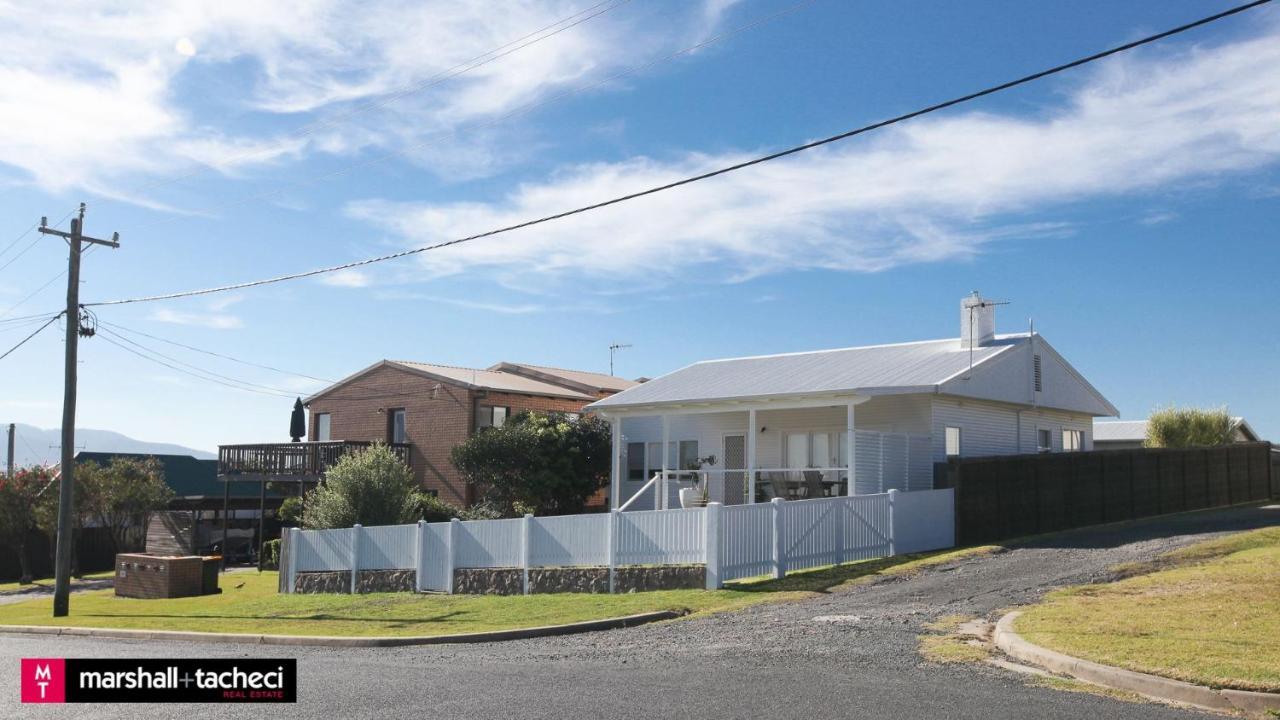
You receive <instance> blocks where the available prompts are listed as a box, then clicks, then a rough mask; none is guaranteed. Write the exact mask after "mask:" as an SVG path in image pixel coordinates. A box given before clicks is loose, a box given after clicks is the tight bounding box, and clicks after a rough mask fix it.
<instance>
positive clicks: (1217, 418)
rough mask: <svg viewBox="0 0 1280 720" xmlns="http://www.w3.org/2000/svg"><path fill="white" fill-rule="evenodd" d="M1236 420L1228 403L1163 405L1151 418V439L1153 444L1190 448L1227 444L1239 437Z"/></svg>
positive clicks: (1148, 421)
mask: <svg viewBox="0 0 1280 720" xmlns="http://www.w3.org/2000/svg"><path fill="white" fill-rule="evenodd" d="M1235 432H1236V421H1235V420H1234V419H1232V417H1231V415H1230V414H1229V413H1228V412H1227V409H1226V408H1225V407H1223V408H1218V409H1216V410H1202V409H1199V408H1177V407H1170V408H1161V409H1158V410H1156V411H1155V412H1153V413H1151V417H1150V418H1147V439H1146V442H1145V443H1144V444H1145V445H1146V446H1147V447H1152V448H1186V447H1204V446H1208V445H1226V444H1228V443H1230V442H1232V440H1234V439H1235Z"/></svg>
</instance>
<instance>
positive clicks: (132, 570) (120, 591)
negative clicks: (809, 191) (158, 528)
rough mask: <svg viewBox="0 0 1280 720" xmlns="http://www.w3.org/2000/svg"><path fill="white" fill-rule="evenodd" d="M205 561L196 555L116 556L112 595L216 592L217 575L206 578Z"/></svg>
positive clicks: (151, 595) (168, 596) (180, 594)
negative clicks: (113, 591)
mask: <svg viewBox="0 0 1280 720" xmlns="http://www.w3.org/2000/svg"><path fill="white" fill-rule="evenodd" d="M206 562H208V561H206V559H205V558H203V557H200V556H199V555H184V556H179V557H172V556H159V555H144V554H141V553H122V554H120V555H116V577H115V590H116V595H119V596H121V597H132V598H151V599H155V598H178V597H191V596H194V595H212V594H215V593H219V592H221V590H219V589H218V582H217V574H216V573H213V576H212V578H211V579H210V578H208V577H207V575H208V574H207V573H206V572H205V564H206ZM213 562H216V561H213Z"/></svg>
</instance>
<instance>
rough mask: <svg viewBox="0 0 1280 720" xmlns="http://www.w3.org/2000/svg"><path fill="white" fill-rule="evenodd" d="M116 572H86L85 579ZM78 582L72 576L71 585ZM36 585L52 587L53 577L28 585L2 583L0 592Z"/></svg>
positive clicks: (106, 575)
mask: <svg viewBox="0 0 1280 720" xmlns="http://www.w3.org/2000/svg"><path fill="white" fill-rule="evenodd" d="M115 572H116V571H115V570H103V571H102V572H96V573H85V575H84V579H85V580H95V579H98V578H109V577H111V576H112V575H114V574H115ZM77 582H79V581H78V580H77V579H76V578H71V587H75V586H76V583H77ZM34 585H40V586H43V587H48V588H50V589H52V588H53V578H40V579H39V580H36V581H35V582H33V583H30V584H28V585H19V584H18V583H16V582H9V583H0V594H3V593H7V592H13V591H15V590H28V589H30V588H31V587H32V586H34Z"/></svg>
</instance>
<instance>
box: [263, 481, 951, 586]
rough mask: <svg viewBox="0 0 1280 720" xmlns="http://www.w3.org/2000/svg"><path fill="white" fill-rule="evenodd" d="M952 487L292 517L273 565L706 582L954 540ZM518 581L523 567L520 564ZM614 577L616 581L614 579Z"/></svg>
mask: <svg viewBox="0 0 1280 720" xmlns="http://www.w3.org/2000/svg"><path fill="white" fill-rule="evenodd" d="M953 503H954V495H953V491H952V490H950V489H947V490H927V491H920V492H910V493H900V492H898V491H897V490H890V491H889V492H886V493H880V494H876V495H855V496H852V497H834V498H819V499H814V500H795V501H790V502H787V501H783V500H781V499H777V500H774V501H773V502H770V503H763V504H756V505H729V506H724V505H720V504H719V503H711V504H710V505H708V506H707V507H705V508H689V509H681V510H644V511H636V512H625V513H624V512H619V511H616V510H615V511H613V512H610V513H602V514H594V515H563V516H555V517H543V518H537V517H534V516H532V515H526V516H525V517H523V518H514V519H506V520H470V521H459V520H453V521H451V522H441V523H425V522H420V523H418V524H417V525H390V526H383V527H369V528H362V527H360V526H359V525H357V526H355V527H353V528H346V529H339V530H298V529H296V528H295V529H292V530H290V531H289V532H290V533H291V535H290V538H289V542H288V547H289V552H288V553H287V555H288V557H287V558H285V565H284V567H282V568H281V572H283V573H285V574H286V575H287V578H286V582H285V583H284V587H285V588H286V589H287V590H286V591H288V592H292V590H293V588H294V586H295V580H296V577H297V573H300V572H321V571H328V572H335V571H337V572H349V573H350V574H351V588H352V589H353V590H354V588H355V587H356V579H357V574H358V573H359V571H361V570H397V569H405V570H408V569H412V570H416V574H417V589H418V591H420V592H445V593H448V592H452V591H453V576H454V570H456V569H458V568H523V569H525V570H528V569H529V568H536V567H607V568H609V570H610V575H611V578H612V571H613V570H614V568H616V567H618V566H627V565H685V564H705V566H706V575H707V587H708V588H716V587H720V586H722V585H723V584H724V583H725V582H728V581H731V580H736V579H741V578H747V577H754V576H759V575H767V574H772V575H774V576H775V577H782V576H783V575H785V574H786V573H787V572H788V571H790V570H801V569H805V568H811V567H818V566H822V565H832V564H836V563H842V562H849V561H852V560H864V559H870V558H876V557H886V556H889V555H893V554H895V552H896V551H900V550H901V551H906V552H919V551H923V550H932V549H940V548H945V547H951V545H952V540H953V537H954V532H953V530H952V528H953V512H954V506H953ZM525 586H526V591H527V588H528V573H527V572H526V573H525ZM610 586H611V587H612V581H611V583H610Z"/></svg>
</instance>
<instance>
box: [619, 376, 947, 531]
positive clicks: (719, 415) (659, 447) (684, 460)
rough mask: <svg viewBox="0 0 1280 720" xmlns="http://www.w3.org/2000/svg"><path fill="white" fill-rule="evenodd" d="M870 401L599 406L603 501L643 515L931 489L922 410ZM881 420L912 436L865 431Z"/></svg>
mask: <svg viewBox="0 0 1280 720" xmlns="http://www.w3.org/2000/svg"><path fill="white" fill-rule="evenodd" d="M872 400H873V397H872V396H869V395H860V394H853V393H842V394H830V395H819V396H790V397H775V398H754V399H743V400H720V401H706V402H677V403H656V404H652V405H637V406H628V407H613V408H601V409H600V410H599V412H601V414H602V415H604V416H605V417H606V418H607V419H608V420H609V421H610V423H611V426H612V437H613V448H612V468H611V474H610V475H611V477H610V483H611V484H610V498H611V500H610V504H611V506H612V507H613V508H617V509H619V510H651V509H669V508H676V507H682V506H691V505H700V504H704V503H706V502H719V503H723V504H726V505H738V504H744V503H754V502H765V501H769V500H772V499H774V498H780V499H782V500H802V499H812V498H818V497H833V496H844V495H856V494H868V493H878V492H884V491H886V490H888V489H899V490H912V489H924V488H928V487H931V486H932V458H931V453H932V445H931V438H930V435H929V433H928V419H927V411H922V410H920V409H919V408H916V407H914V406H913V405H912V404H911V401H909V400H907V399H905V398H875V402H872V403H871V404H870V405H868V403H869V402H870V401H872ZM867 410H870V412H867ZM862 415H866V416H867V417H868V420H869V421H870V422H867V423H863V422H862V421H861V420H860V416H862ZM886 415H892V416H894V417H903V418H908V420H907V421H906V422H905V424H906V425H907V426H908V427H906V428H904V429H907V430H917V431H919V432H884V431H883V430H879V429H871V427H863V425H871V426H876V427H884V423H883V422H877V421H882V420H883V419H884V417H885V416H886ZM898 424H899V425H901V424H902V423H898ZM851 480H852V481H851ZM682 491H683V492H682Z"/></svg>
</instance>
